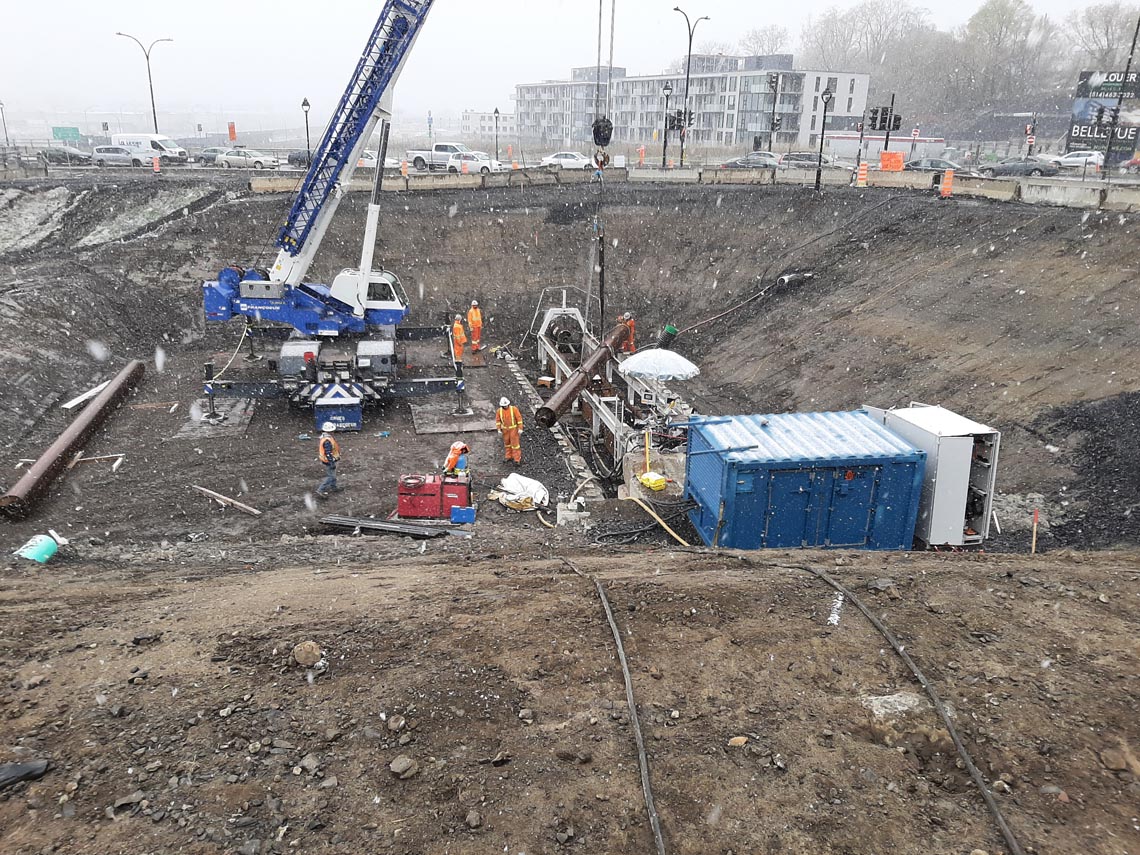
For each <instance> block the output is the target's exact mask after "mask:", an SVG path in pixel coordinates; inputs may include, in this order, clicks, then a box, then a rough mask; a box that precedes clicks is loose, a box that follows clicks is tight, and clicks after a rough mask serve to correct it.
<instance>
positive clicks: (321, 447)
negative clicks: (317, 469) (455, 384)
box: [317, 397, 523, 499]
mask: <svg viewBox="0 0 1140 855" xmlns="http://www.w3.org/2000/svg"><path fill="white" fill-rule="evenodd" d="M495 430H497V431H498V432H499V435H500V436H501V437H502V438H503V459H504V460H506V461H507V462H508V463H515V464H519V463H522V440H521V439H520V437H521V436H522V432H523V420H522V413H521V412H520V411H519V408H518V407H516V406H515V405H514V404H512V403H511V401H510V398H506V397H503V398H500V399H499V408H498V409H497V410H495ZM335 432H336V425H335V424H334V423H333V422H325V423H324V424H323V425H321V435H320V437H319V438H318V439H317V459H318V460H320V461H321V464H322V465H323V466H324V467H325V477H324V478H323V479H322V480H321V483H320V484H318V485H317V496H319V497H320V498H322V499H323V498H325V497H327V496H328V495H329V494H330V493H333V492H336V490H338V489H339V488H338V487H337V483H336V465H337V463H338V462H339V461H340V444H339V443H338V442H337V441H336V437H334V436H333V434H334V433H335ZM470 453H471V448H470V447H469V446H468V445H467V443H466V442H464V441H463V440H461V439H459V440H456V441H455V442H453V443H452V444H451V448H450V449H448V453H447V460H446V462H445V463H444V464H443V473H444V474H445V475H455V474H456V473H459V472H466V471H467V455H468V454H470Z"/></svg>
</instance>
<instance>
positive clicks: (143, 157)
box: [111, 134, 190, 166]
mask: <svg viewBox="0 0 1140 855" xmlns="http://www.w3.org/2000/svg"><path fill="white" fill-rule="evenodd" d="M111 145H117V146H122V147H123V148H126V149H130V152H131V154H132V155H137V156H138V160H139V162H138V163H137V164H132V165H134V166H146V165H148V164H150V163H151V162H152V161H153V159H154V158H155V157H158V158H160V159H161V162H162V163H163V164H168V163H186V161H187V160H189V159H190V158H189V155H187V153H186V149H184V148H183V147H182V146H180V145H179V144H178V143H176V142H175V141H174V140H172V139H171V138H170V137H168V136H166V135H165V134H111Z"/></svg>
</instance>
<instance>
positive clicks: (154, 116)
mask: <svg viewBox="0 0 1140 855" xmlns="http://www.w3.org/2000/svg"><path fill="white" fill-rule="evenodd" d="M115 35H116V36H122V37H123V38H126V39H130V40H131V41H133V42H134V43H135V44H136V45H138V46H139V49H140V50H141V51H142V52H143V56H145V57H146V82H147V85H148V86H150V116H151V118H152V119H154V132H155V133H156V134H157V133H158V110H156V109H155V106H154V78H153V77H152V76H151V73H150V52H151V51H152V50H154V46H155V45H156V44H158V43H159V42H173V41H174V39H155V40H154V41H153V42H151V43H150V47H143V43H142V42H140V41H139V40H138V39H136V38H135V37H134V36H132V35H130V34H129V33H115Z"/></svg>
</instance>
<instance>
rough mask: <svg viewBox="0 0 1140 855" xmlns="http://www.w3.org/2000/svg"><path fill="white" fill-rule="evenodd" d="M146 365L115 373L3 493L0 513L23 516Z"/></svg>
mask: <svg viewBox="0 0 1140 855" xmlns="http://www.w3.org/2000/svg"><path fill="white" fill-rule="evenodd" d="M144 371H145V365H144V364H143V363H142V362H141V361H140V360H138V359H134V360H132V361H131V362H129V363H127V365H126V366H125V367H124V368H123V370H122V371H120V372H119V373H118V374H116V375H115V378H114V379H113V380H111V382H110V383H108V384H107V388H106V389H104V390H103V391H102V392H100V393H99V394H98V395H97V396H96V398H95V400H93V401H92V402H91V403H90V404H88V405H87V407H86V408H85V409H84V410H83V412H82V413H80V414H79V416H78V417H77V418H76V419H75V421H73V422H72V423H71V424H70V425H68V426H67V429H66V430H64V432H63V433H61V434H60V435H59V436H58V437H57V438H56V441H55V442H53V443H52V444H51V445H50V446H49V447H48V449H47V451H45V452H44V453H43V454H41V455H40V457H39V459H38V460H36V462H35V463H33V464H32V465H31V467H30V468H29V469H28V471H27V473H26V474H25V475H24V477H23V478H21V479H20V480H19V481H17V482H16V484H15V486H14V487H12V489H10V490H9V491H8V492H7V493H5V494H4V495H3V496H0V512H3V513H4V514H7V515H8V516H11V517H21V516H24V515H25V514H26V513H27V512H28V511H29V510H31V507H32V505H34V504H35V503H36V501H37V500H38V499H39V498H40V496H42V495H43V493H44V492H45V491H46V490H47V488H48V486H50V485H51V482H52V481H54V480H55V477H56V475H58V474H59V473H60V470H62V469H63V468H64V467H65V466H66V465H67V463H68V462H69V461H70V460H71V458H72V457H73V456H74V455H75V453H76V452H78V451H79V450H80V449H81V448H82V447H83V444H84V443H85V442H86V441H87V439H88V438H89V437H90V436H91V434H93V433H94V432H95V430H96V429H97V428H98V427H99V425H100V424H102V423H103V420H104V419H105V418H106V417H107V416H108V415H109V414H110V413H111V411H112V410H113V409H114V408H115V406H116V405H117V404H118V403H119V402H120V401H121V400H122V399H123V398H125V397H126V396H127V395H128V394H129V393H130V391H131V389H133V388H134V386H135V384H136V383H137V382H138V381H139V379H140V378H141V377H142V376H143V373H144Z"/></svg>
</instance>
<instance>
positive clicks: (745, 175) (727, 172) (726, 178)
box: [700, 169, 776, 184]
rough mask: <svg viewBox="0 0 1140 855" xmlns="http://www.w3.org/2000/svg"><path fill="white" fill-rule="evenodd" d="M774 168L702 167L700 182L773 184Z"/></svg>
mask: <svg viewBox="0 0 1140 855" xmlns="http://www.w3.org/2000/svg"><path fill="white" fill-rule="evenodd" d="M775 172H776V170H775V169H702V170H701V177H700V183H701V184H773V183H775V174H774V173H775Z"/></svg>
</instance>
